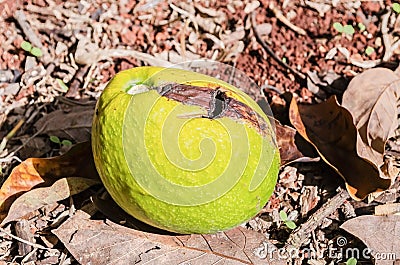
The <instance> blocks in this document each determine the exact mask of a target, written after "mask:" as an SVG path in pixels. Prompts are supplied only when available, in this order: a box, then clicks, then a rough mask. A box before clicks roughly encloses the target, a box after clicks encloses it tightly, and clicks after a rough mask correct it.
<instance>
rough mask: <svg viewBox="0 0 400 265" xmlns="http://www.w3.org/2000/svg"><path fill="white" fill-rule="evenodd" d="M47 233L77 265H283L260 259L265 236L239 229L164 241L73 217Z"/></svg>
mask: <svg viewBox="0 0 400 265" xmlns="http://www.w3.org/2000/svg"><path fill="white" fill-rule="evenodd" d="M52 232H53V233H54V234H55V235H56V236H57V237H58V238H59V239H60V240H61V241H62V242H63V244H64V245H65V247H66V248H67V249H68V250H69V251H70V253H71V254H72V255H73V256H74V258H76V259H77V260H78V262H79V263H80V264H114V265H117V264H139V265H140V264H149V265H150V264H192V265H194V264H215V263H218V264H285V262H284V261H283V260H281V261H278V260H274V261H271V260H269V258H270V256H269V254H262V255H260V251H259V249H260V248H261V247H264V248H265V246H266V245H267V244H268V242H267V240H266V238H265V236H264V235H262V234H261V233H257V232H254V231H251V230H246V229H244V228H242V227H238V228H235V229H232V230H229V231H226V232H224V233H217V234H212V235H184V236H167V235H159V234H151V233H146V232H141V231H138V230H134V229H129V228H126V227H123V226H120V225H117V224H115V223H113V222H111V221H108V220H106V221H105V222H104V221H102V220H99V221H97V220H90V219H89V216H88V215H87V214H86V213H83V212H82V211H77V213H76V214H75V215H74V216H72V217H71V218H69V219H68V220H67V221H66V222H64V223H63V224H62V225H61V226H60V227H59V228H58V229H56V230H53V231H52ZM269 244H270V243H269ZM265 250H266V251H267V249H265Z"/></svg>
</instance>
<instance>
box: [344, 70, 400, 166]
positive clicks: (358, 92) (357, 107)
mask: <svg viewBox="0 0 400 265" xmlns="http://www.w3.org/2000/svg"><path fill="white" fill-rule="evenodd" d="M399 97H400V78H399V77H398V76H397V75H396V74H395V73H394V72H393V71H392V70H389V69H386V68H375V69H370V70H367V71H365V72H363V73H361V74H359V75H357V76H356V77H354V78H353V80H352V81H351V82H350V84H349V86H348V88H347V90H346V91H345V92H344V94H343V103H342V106H343V107H345V108H346V109H347V110H349V111H350V113H351V114H352V116H353V119H354V124H355V125H356V127H357V129H358V132H359V134H360V136H361V140H362V141H359V142H358V143H357V151H358V154H359V155H360V156H362V157H365V158H368V159H369V160H371V161H372V162H374V163H375V164H376V165H378V166H379V167H380V166H381V165H382V164H383V153H384V150H385V143H386V141H387V139H388V138H390V137H392V136H394V132H395V130H396V128H397V127H398V125H399V124H398V120H397V115H398V113H397V104H398V101H399Z"/></svg>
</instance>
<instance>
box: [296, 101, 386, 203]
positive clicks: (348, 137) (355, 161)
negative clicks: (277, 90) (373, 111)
mask: <svg viewBox="0 0 400 265" xmlns="http://www.w3.org/2000/svg"><path fill="white" fill-rule="evenodd" d="M289 118H290V122H291V123H292V124H293V126H294V127H295V128H296V129H297V131H298V132H299V133H300V135H301V136H303V137H304V139H306V140H307V141H309V142H310V143H311V144H313V145H314V147H315V148H316V149H317V151H318V153H319V154H320V156H321V158H322V159H323V160H324V161H325V162H326V163H328V164H329V165H330V166H331V167H332V168H333V169H335V171H337V172H338V173H339V175H340V176H342V177H343V179H344V180H345V182H346V187H347V190H348V191H349V193H350V195H351V196H352V197H353V198H354V199H356V200H360V199H364V198H365V197H366V196H368V194H370V193H372V192H376V191H381V190H385V189H387V188H389V186H390V180H389V179H384V178H382V177H381V175H382V174H381V172H380V170H379V168H377V167H376V166H375V165H374V164H373V163H372V162H370V161H368V160H367V159H364V158H361V157H360V156H359V155H358V154H357V150H356V144H357V135H358V134H357V129H356V127H355V126H354V124H353V118H352V116H351V114H350V112H349V111H348V110H346V109H345V108H343V107H341V106H339V104H338V103H337V101H336V98H335V97H331V98H329V99H328V100H327V101H325V102H323V103H320V104H315V105H297V103H296V100H295V99H293V98H292V101H291V103H290V109H289Z"/></svg>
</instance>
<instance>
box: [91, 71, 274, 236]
mask: <svg viewBox="0 0 400 265" xmlns="http://www.w3.org/2000/svg"><path fill="white" fill-rule="evenodd" d="M274 137H275V136H274V131H273V127H272V126H271V124H270V122H269V120H268V118H267V116H266V115H265V114H264V112H263V111H262V110H261V108H260V107H259V106H258V105H257V104H256V103H255V102H254V101H253V100H252V99H251V98H250V97H249V96H247V95H246V94H245V93H244V92H242V91H241V90H239V89H237V88H235V87H233V86H232V85H230V84H228V83H225V82H223V81H221V80H218V79H216V78H213V77H210V76H207V75H203V74H199V73H195V72H191V71H186V70H179V69H173V68H161V67H137V68H133V69H129V70H125V71H122V72H120V73H118V74H117V75H116V76H115V77H114V78H113V79H112V80H111V81H110V83H109V84H108V85H107V87H106V88H105V90H104V91H103V93H102V95H101V97H100V99H99V101H98V103H97V106H96V114H95V117H94V120H93V129H92V146H93V154H94V160H95V164H96V168H97V170H98V172H99V175H100V177H101V180H102V181H103V183H104V186H105V187H106V189H107V191H108V192H109V193H110V195H111V196H112V198H113V199H114V200H115V202H116V203H117V204H118V205H119V206H120V207H121V208H122V209H123V210H125V211H126V212H127V213H129V214H130V215H132V216H133V217H135V218H137V219H138V220H140V221H142V222H145V223H147V224H150V225H152V226H155V227H158V228H161V229H164V230H168V231H172V232H176V233H215V232H218V231H223V230H227V229H230V228H233V227H235V226H237V225H239V224H241V223H243V222H246V221H248V220H249V219H250V218H252V217H254V216H255V215H256V214H257V213H258V212H259V211H260V210H261V209H262V208H263V207H264V205H265V203H266V202H267V200H268V199H269V197H270V196H271V194H272V192H273V190H274V187H275V184H276V180H277V176H278V170H279V152H278V148H277V145H276V143H275V138H274Z"/></svg>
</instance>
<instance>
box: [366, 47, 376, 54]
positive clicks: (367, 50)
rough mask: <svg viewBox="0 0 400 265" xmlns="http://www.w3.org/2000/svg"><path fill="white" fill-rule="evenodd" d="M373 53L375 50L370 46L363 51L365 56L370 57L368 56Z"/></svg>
mask: <svg viewBox="0 0 400 265" xmlns="http://www.w3.org/2000/svg"><path fill="white" fill-rule="evenodd" d="M374 52H375V49H374V48H373V47H371V46H368V47H367V48H366V49H365V54H366V55H368V56H370V55H371V54H373V53H374Z"/></svg>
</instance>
